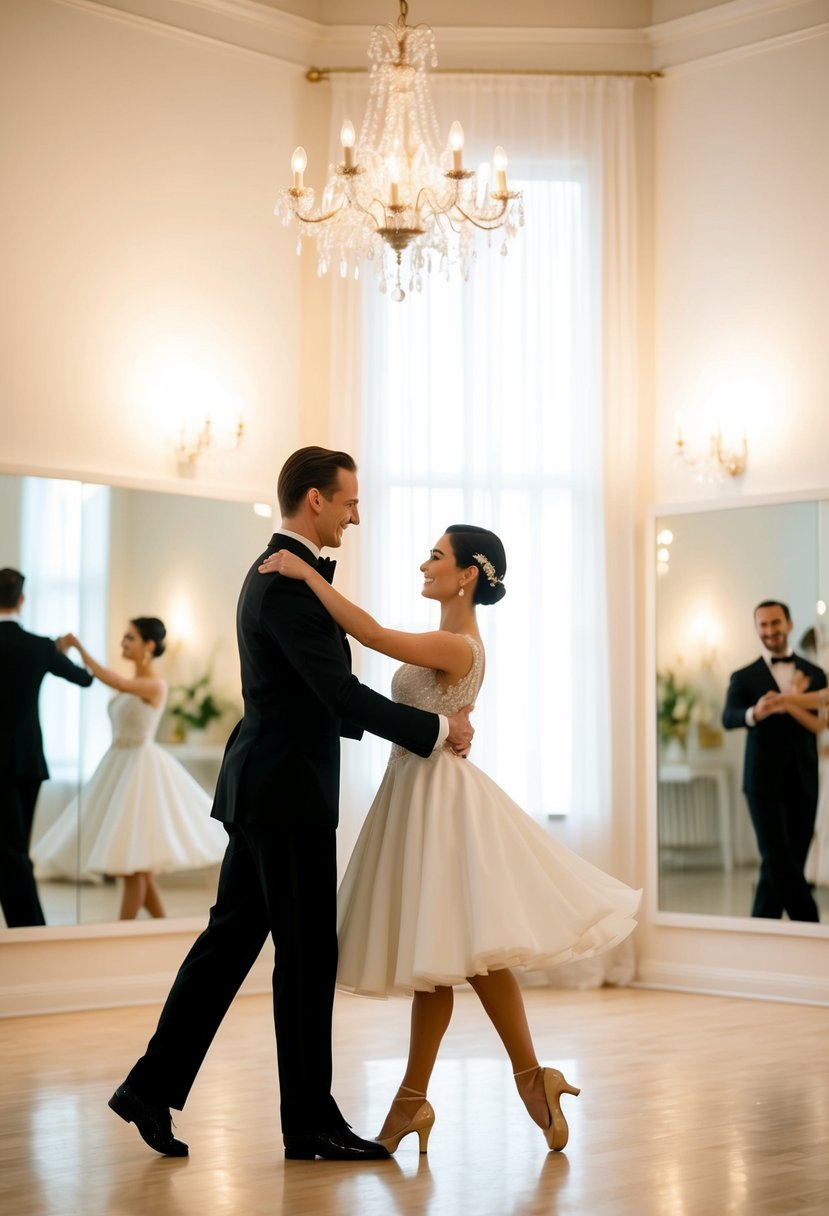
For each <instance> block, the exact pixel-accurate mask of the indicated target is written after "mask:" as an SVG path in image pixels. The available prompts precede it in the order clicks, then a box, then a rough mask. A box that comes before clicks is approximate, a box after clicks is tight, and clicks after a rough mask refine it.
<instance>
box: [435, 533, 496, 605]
mask: <svg viewBox="0 0 829 1216" xmlns="http://www.w3.org/2000/svg"><path fill="white" fill-rule="evenodd" d="M446 535H447V536H451V538H452V552H453V553H454V555H455V561H456V562H457V564H458V565H459V566H460V567H461V568H463V567H465V566H477V567H478V581H477V582H476V584H475V598H474V600H473V601H472V602H473V603H475V604H497V603H498V601H499V600H502V599H503V598H504V596H505V595H506V593H507V589H506V587H505V586H504V575H505V574H506V572H507V555H506V553H504V546H503V545H502V544H501V542H500V540H499V539H498V537H497V536H496V535H495V533H494V532H490V531H489V529H488V528H476V527H475V526H474V525H473V524H452V526H451V527H449V528H447V529H446Z"/></svg>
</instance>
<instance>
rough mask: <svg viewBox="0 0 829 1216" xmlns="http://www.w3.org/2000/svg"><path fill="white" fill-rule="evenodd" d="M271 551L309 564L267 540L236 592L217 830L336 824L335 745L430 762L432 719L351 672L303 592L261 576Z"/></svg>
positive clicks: (341, 642)
mask: <svg viewBox="0 0 829 1216" xmlns="http://www.w3.org/2000/svg"><path fill="white" fill-rule="evenodd" d="M278 549H290V550H291V551H292V552H293V553H296V554H298V555H299V556H300V557H302V558H303V559H304V560H306V561H308V562H309V564H311V565H313V564H314V559H313V555H312V554H311V551H310V550H309V549H308V548H307V547H306V546H305V545H303V544H302V543H301V542H299V541H296V540H294V539H293V538H292V537H287V536H282V535H280V534H279V533H277V534H275V535H274V536H273V537H272V538H271V541H270V544H269V545H268V548H267V549H266V551H265V552H264V553H263V554H262V555H261V556H260V557H258V558H257V559H256V561H255V562H254V563H253V565H252V566H251V568H250V570H249V571H248V574H247V577H246V579H245V581H244V583H243V585H242V591H241V594H240V597H239V604H238V608H237V612H236V632H237V638H238V643H239V655H240V660H241V671H242V693H243V697H244V707H245V712H244V718H243V719H242V721H241V722H240V723H239V724H238V726H237V727H236V728H235V730H234V731H233V733H232V735H231V736H230V739H229V740H228V745H227V748H226V750H225V756H224V761H223V764H222V770H221V773H220V776H219V781H218V785H217V789H216V798H215V802H214V806H213V812H212V813H213V815H214V817H215V818H216V819H220V820H221V821H222V822H224V823H263V822H266V821H268V820H270V819H271V818H272V817H273V816H274V815H277V814H278V815H279V816H280V817H281V816H293V815H296V816H300V817H302V819H303V820H304V821H305V822H306V823H307V822H308V820H309V818H310V817H314V816H319V817H320V822H321V824H323V823H324V825H325V826H326V827H329V828H330V827H331V826H336V824H337V821H338V817H339V791H340V736H341V735H345V736H347V737H350V738H355V739H359V738H360V737H361V735H362V733H363V731H364V730H368V731H370V732H371V733H372V734H376V735H380V736H381V737H382V738H384V739H391V740H393V741H395V742H397V743H400V744H402V746H404V747H406V748H407V749H408V750H409V751H413V752H415V753H417V754H418V755H421V756H428V755H429V754H430V753H431V751H432V749H433V747H434V745H435V741H436V740H437V735H438V728H439V719H438V717H437V715H436V714H431V713H426V712H425V711H423V710H419V709H413V708H411V707H410V706H406V705H397V704H394V703H392V702H391V701H389V700H388V699H387V698H386V697H383V696H380V694H379V693H376V692H374V691H372V689H370V688H366V687H365V685H363V684H361V683H360V682H359V680H357V678H356V676H354V675H352V672H351V658H350V652H349V649H348V643H347V641H346V638H345V634H344V633H343V631H342V630H341V629H340V628H339V626H338V625H337V624H336V622H335V621H334V620H333V619H332V618H331V616H330V615H329V614H328V612H326V610H325V609H324V608H323V606H322V604H321V603H320V601H319V600H318V599H317V597H316V596H315V595H314V593H313V591H311V590H310V589H309V588H308V587H307V586H306V584H305V583H304V582H302V581H301V580H299V579H289V578H283V577H282V576H281V575H278V574H268V575H262V574H260V573H259V571H258V567H259V565H260V564H261V563H262V561H264V559H265V558H266V557H269V556H270V555H271V554H272V553H275V552H276V551H277V550H278Z"/></svg>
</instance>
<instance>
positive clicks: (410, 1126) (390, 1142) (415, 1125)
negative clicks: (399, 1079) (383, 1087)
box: [375, 1085, 435, 1153]
mask: <svg viewBox="0 0 829 1216" xmlns="http://www.w3.org/2000/svg"><path fill="white" fill-rule="evenodd" d="M400 1089H405V1090H406V1093H405V1094H401V1093H398V1094H397V1096H396V1097H395V1099H394V1101H395V1102H419V1103H420V1106H419V1107H418V1108H417V1110H416V1111H415V1113H414V1114H413V1115H412V1117H411V1119H410V1120H409V1122H408V1123H407V1124H406V1125H405V1126H404V1127H403V1128H401V1130H400V1131H399V1132H395V1133H394V1135H393V1136H386V1138H385V1139H384V1140H381V1139H380V1137H379V1136H377V1137H375V1138H376V1140H377V1143H378V1144H382V1145H383V1148H385V1149H388V1151H389V1152H390V1153H395V1152H397V1146H398V1145H399V1144H400V1141H401V1140H402V1139H403V1137H404V1136H408V1135H409V1133H410V1132H417V1138H418V1140H419V1141H420V1151H421V1153H425V1152H426V1147H427V1145H428V1143H429V1134H430V1132H431V1130H432V1128H433V1127H434V1125H435V1112H434V1110H433V1109H432V1104H431V1102H427V1101H426V1095H425V1094H421V1093H418V1092H417V1090H416V1089H409V1087H408V1085H401V1086H400ZM409 1095H410V1096H409ZM392 1105H394V1103H392Z"/></svg>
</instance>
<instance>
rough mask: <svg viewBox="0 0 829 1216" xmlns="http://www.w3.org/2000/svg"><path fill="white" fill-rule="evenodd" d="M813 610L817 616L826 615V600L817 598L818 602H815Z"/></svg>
mask: <svg viewBox="0 0 829 1216" xmlns="http://www.w3.org/2000/svg"><path fill="white" fill-rule="evenodd" d="M815 612H816V613H817V614H818V616H825V615H826V600H818V602H817V603H816V604H815Z"/></svg>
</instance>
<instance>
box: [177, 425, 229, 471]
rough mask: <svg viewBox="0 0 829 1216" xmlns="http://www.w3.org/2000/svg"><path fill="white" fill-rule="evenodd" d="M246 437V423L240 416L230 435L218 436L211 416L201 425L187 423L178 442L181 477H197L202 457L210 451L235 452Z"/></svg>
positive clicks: (178, 461)
mask: <svg viewBox="0 0 829 1216" xmlns="http://www.w3.org/2000/svg"><path fill="white" fill-rule="evenodd" d="M244 437H245V423H244V419H243V418H242V417H241V416H240V417H239V419H238V421H237V423H236V426H235V428H234V430H233V431H232V433H231V434H230V436H229V437H227V438H225V439H223V438H221V437H217V435H216V432H215V431H214V429H213V423H212V422H211V420H210V418H205V420H204V422H203V423H202V424H201V426H200V427H196V426H194V425H192V424H191V425H186V424H185V426H183V427H182V428H181V433H180V435H179V439H178V443H177V444H176V461H177V463H178V472H179V476H180V477H195V475H196V468H197V466H198V462H199V460H200V459H201V457H202V456H203V455H204V454H205V453H206V452H209V451H216V450H218V451H221V452H235V451H236V449H237V448H238V447H239V445H240V444H241V442H242V440H243V439H244Z"/></svg>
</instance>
